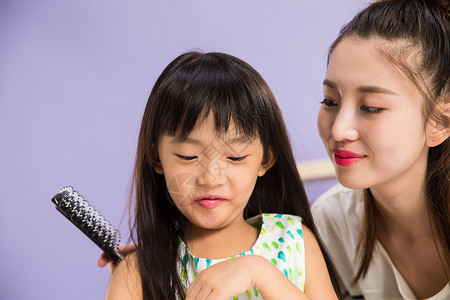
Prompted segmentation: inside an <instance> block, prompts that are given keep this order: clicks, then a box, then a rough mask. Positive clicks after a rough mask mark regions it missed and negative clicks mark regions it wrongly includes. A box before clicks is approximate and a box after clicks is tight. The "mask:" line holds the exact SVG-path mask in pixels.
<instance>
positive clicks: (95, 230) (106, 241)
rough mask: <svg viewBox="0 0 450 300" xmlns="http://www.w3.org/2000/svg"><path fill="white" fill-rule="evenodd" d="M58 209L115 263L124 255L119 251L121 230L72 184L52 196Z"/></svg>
mask: <svg viewBox="0 0 450 300" xmlns="http://www.w3.org/2000/svg"><path fill="white" fill-rule="evenodd" d="M52 202H53V203H54V204H55V205H56V209H57V210H58V211H59V212H60V213H62V214H63V215H64V216H65V217H66V218H67V219H69V220H70V221H71V222H72V223H73V224H74V225H75V226H76V227H78V229H80V230H81V231H82V232H83V233H84V234H85V235H87V236H88V237H89V238H90V239H91V240H92V241H93V242H94V243H95V244H96V245H97V246H99V247H100V249H102V250H103V252H105V254H106V255H108V256H109V257H110V258H111V259H112V260H113V261H114V262H115V263H116V262H118V261H119V260H121V259H122V258H123V257H122V256H121V255H120V254H119V253H118V252H117V250H116V249H117V246H118V244H119V242H120V232H119V231H118V230H117V229H115V228H114V227H113V226H112V225H111V224H110V223H109V222H108V221H107V220H106V219H105V218H104V217H103V216H102V215H100V214H99V213H98V212H97V211H96V210H95V209H94V208H93V207H92V206H91V205H90V204H89V203H88V202H87V201H86V200H84V198H83V197H82V196H81V195H79V194H78V192H77V191H75V190H74V189H73V188H72V187H71V186H67V187H64V188H62V189H61V190H60V191H59V193H58V194H56V195H55V196H54V197H53V198H52Z"/></svg>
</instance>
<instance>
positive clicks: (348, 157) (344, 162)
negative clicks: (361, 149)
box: [333, 149, 365, 166]
mask: <svg viewBox="0 0 450 300" xmlns="http://www.w3.org/2000/svg"><path fill="white" fill-rule="evenodd" d="M333 153H334V161H335V162H336V164H338V165H340V166H350V165H353V164H355V163H357V162H359V161H361V160H362V159H363V158H364V157H365V155H361V154H357V153H354V152H351V151H347V150H341V149H333Z"/></svg>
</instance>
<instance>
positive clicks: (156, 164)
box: [147, 152, 164, 174]
mask: <svg viewBox="0 0 450 300" xmlns="http://www.w3.org/2000/svg"><path fill="white" fill-rule="evenodd" d="M147 163H148V164H149V165H150V166H152V168H153V169H154V170H155V172H156V173H158V174H163V173H164V170H163V167H162V164H161V160H160V159H159V155H158V153H157V152H156V153H152V154H150V155H149V157H147Z"/></svg>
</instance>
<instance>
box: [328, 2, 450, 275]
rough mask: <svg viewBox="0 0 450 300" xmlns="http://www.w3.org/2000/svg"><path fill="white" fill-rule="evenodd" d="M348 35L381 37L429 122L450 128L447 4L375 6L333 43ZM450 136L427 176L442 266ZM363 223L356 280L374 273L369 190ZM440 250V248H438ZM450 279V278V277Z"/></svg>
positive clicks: (448, 234)
mask: <svg viewBox="0 0 450 300" xmlns="http://www.w3.org/2000/svg"><path fill="white" fill-rule="evenodd" d="M347 37H356V38H360V39H370V38H380V39H381V40H382V41H386V43H383V45H382V46H380V48H379V49H378V51H379V52H380V53H381V54H382V55H384V56H385V57H386V58H387V59H388V60H389V61H390V62H391V63H393V64H394V65H395V66H396V67H397V68H398V69H399V70H400V71H401V72H402V73H403V75H404V76H405V77H406V78H408V79H409V80H410V81H411V82H412V83H414V85H415V86H416V87H417V89H418V90H419V91H420V92H421V94H422V96H423V99H424V103H425V104H424V117H425V118H424V119H425V120H430V119H433V120H435V121H436V122H438V123H439V124H441V125H442V126H445V127H446V128H449V125H450V120H449V118H448V117H446V116H445V115H444V114H442V112H440V111H439V110H438V109H437V107H438V104H447V103H449V101H450V10H449V2H448V1H437V0H435V1H432V0H392V1H379V2H375V3H373V4H372V5H370V6H369V7H367V8H366V9H364V10H363V11H361V12H360V13H359V14H358V15H357V16H356V17H354V18H353V20H351V21H350V22H349V23H348V24H347V25H345V26H344V27H343V28H342V29H341V31H340V34H339V36H338V38H337V39H336V40H335V41H334V42H333V43H332V45H331V47H330V51H329V54H328V61H329V59H330V57H331V55H332V54H333V51H334V49H335V48H336V47H337V46H338V45H339V43H340V42H341V41H342V40H343V39H345V38H347ZM449 178H450V138H447V139H446V140H445V141H444V142H443V143H441V144H440V145H438V146H436V147H432V148H430V149H429V153H428V165H427V173H426V178H425V184H426V185H425V191H426V197H427V208H428V215H429V218H430V224H431V228H432V230H433V232H434V234H435V237H437V239H438V240H439V241H440V243H441V245H442V248H443V250H444V255H443V257H441V261H442V265H443V266H445V264H447V265H448V264H450V226H449V224H450V205H449V193H450V179H449ZM364 198H365V199H364V205H365V208H364V219H363V228H362V230H361V236H360V243H359V250H360V253H361V257H360V259H361V260H360V267H359V270H358V272H357V274H356V277H355V280H354V282H356V281H358V279H359V278H361V277H364V276H365V275H366V274H367V271H368V269H369V265H370V261H371V259H372V253H373V249H374V246H375V241H376V229H375V228H376V218H375V212H376V207H375V204H374V200H373V196H372V194H371V193H370V190H369V189H367V190H365V192H364ZM438 252H439V250H438ZM447 279H449V278H448V274H447Z"/></svg>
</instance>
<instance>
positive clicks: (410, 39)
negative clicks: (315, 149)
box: [313, 0, 450, 299]
mask: <svg viewBox="0 0 450 300" xmlns="http://www.w3.org/2000/svg"><path fill="white" fill-rule="evenodd" d="M449 66H450V21H449V9H448V4H445V3H438V2H437V1H421V0H413V1H410V0H399V1H382V2H377V3H374V4H372V5H371V6H369V7H368V8H366V9H365V10H363V11H362V12H360V13H359V14H358V15H357V16H356V17H355V18H354V19H353V20H352V21H351V22H350V23H349V24H347V25H346V26H345V27H343V29H342V30H341V32H340V35H339V37H338V38H337V40H336V41H335V42H334V43H333V44H332V46H331V48H330V53H329V60H328V69H327V73H326V77H325V80H324V100H323V101H322V106H321V108H320V111H319V115H318V128H319V133H320V136H321V138H322V140H323V142H324V145H325V147H326V149H327V152H328V154H329V156H330V158H331V159H332V161H333V163H334V166H335V169H336V175H337V178H338V180H339V182H340V183H341V184H342V185H343V186H345V187H347V188H350V189H352V190H350V189H347V188H344V187H341V186H337V187H333V188H332V189H331V190H330V191H328V192H326V193H325V194H324V195H322V196H321V197H320V198H319V199H318V200H317V201H316V203H315V204H314V205H313V213H314V216H315V219H316V222H317V224H318V229H319V233H320V236H321V238H322V240H323V241H324V243H325V245H326V246H327V247H328V250H329V252H330V255H331V257H332V260H333V262H334V263H335V265H336V268H337V269H338V273H339V274H340V276H341V278H342V280H343V284H344V285H345V288H346V290H347V291H348V293H349V294H350V296H353V297H359V298H360V297H361V296H364V298H366V299H399V298H400V299H402V298H403V299H414V298H426V299H448V297H450V286H449V278H450V277H449V276H450V267H449V265H450V226H449V224H450V221H449V220H450V208H449V199H450V179H449V177H450V139H449V138H448V137H449V135H450V129H449V119H450V81H449V79H450V78H449V77H450V76H449V74H450V68H449Z"/></svg>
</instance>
